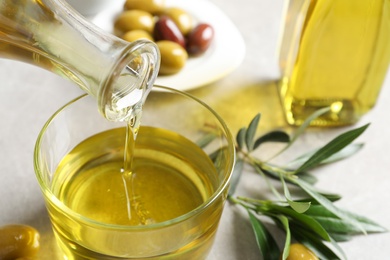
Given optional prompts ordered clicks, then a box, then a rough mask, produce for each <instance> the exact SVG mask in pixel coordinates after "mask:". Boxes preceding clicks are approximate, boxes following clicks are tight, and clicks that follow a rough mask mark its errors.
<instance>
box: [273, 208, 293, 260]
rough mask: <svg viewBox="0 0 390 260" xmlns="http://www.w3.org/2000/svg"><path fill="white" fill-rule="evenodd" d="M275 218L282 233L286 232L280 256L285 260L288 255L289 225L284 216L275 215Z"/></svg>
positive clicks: (289, 241)
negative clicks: (281, 227)
mask: <svg viewBox="0 0 390 260" xmlns="http://www.w3.org/2000/svg"><path fill="white" fill-rule="evenodd" d="M276 218H277V219H278V220H279V221H280V223H281V224H282V226H283V228H284V231H286V239H285V241H284V247H283V254H282V259H283V260H285V259H287V257H288V254H289V253H290V244H291V231H290V225H289V222H288V218H286V217H285V216H283V215H277V216H276Z"/></svg>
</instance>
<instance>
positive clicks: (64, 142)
mask: <svg viewBox="0 0 390 260" xmlns="http://www.w3.org/2000/svg"><path fill="white" fill-rule="evenodd" d="M155 88H157V89H158V90H159V91H161V92H162V93H153V91H152V93H151V95H149V97H148V99H147V101H146V103H145V105H144V108H143V113H142V122H141V128H140V130H139V132H138V135H137V138H136V142H135V152H134V156H135V157H134V161H133V166H135V168H134V172H133V173H132V174H136V175H134V176H136V178H138V177H140V176H141V174H149V172H148V171H149V170H151V171H153V169H154V168H158V171H157V173H155V175H151V176H149V177H148V178H147V179H146V182H145V183H146V184H145V186H144V189H148V187H149V185H154V186H150V187H154V188H153V189H158V192H157V195H154V197H155V198H154V199H153V200H152V202H153V203H154V202H156V204H155V205H157V206H158V205H159V203H165V201H169V202H175V203H176V202H177V203H179V201H180V200H182V198H181V197H182V196H187V195H186V194H184V195H180V196H179V195H175V196H173V197H169V195H167V194H168V193H169V192H170V191H169V190H168V189H170V188H169V186H170V185H169V184H170V183H172V182H174V181H175V178H176V177H178V178H180V180H182V179H185V183H187V182H188V181H189V182H190V183H191V185H190V186H188V187H190V189H194V190H198V191H199V194H201V197H202V201H201V202H200V203H199V205H197V206H195V207H194V208H193V209H191V210H189V211H188V212H184V213H183V214H181V215H179V216H177V217H174V218H172V219H166V220H164V221H162V222H153V220H151V222H148V223H147V224H146V225H134V226H131V225H126V224H123V223H122V224H117V223H107V222H102V221H100V220H99V216H98V215H99V214H106V215H107V216H109V217H112V216H115V214H116V213H117V209H113V208H112V207H111V203H107V204H106V205H104V206H103V209H102V208H100V209H99V210H100V211H99V210H96V212H92V213H91V212H88V214H89V215H88V216H86V214H84V211H83V210H84V209H85V207H90V206H91V205H92V206H91V207H92V208H93V210H92V211H94V210H95V208H99V207H100V206H96V207H95V203H97V204H99V203H100V200H98V201H94V202H90V201H89V202H87V203H86V205H87V206H83V207H81V208H79V209H80V210H78V209H77V210H76V209H75V208H74V207H73V205H72V202H70V199H69V198H65V197H66V196H68V195H69V194H72V193H75V194H76V195H75V196H76V197H77V196H78V195H77V193H78V192H80V191H84V193H83V194H82V195H80V196H78V197H77V198H78V199H77V201H76V202H77V203H79V202H80V200H84V198H85V197H87V196H90V197H92V200H93V199H94V197H96V198H97V197H98V196H100V197H99V198H103V197H104V198H105V197H107V196H110V194H111V193H110V192H112V189H111V190H110V189H107V188H104V189H100V190H97V189H95V188H96V187H97V186H96V185H98V183H99V181H97V182H93V181H90V179H88V178H87V177H85V178H84V177H83V178H84V179H83V181H82V182H79V183H78V184H77V185H74V187H73V190H72V188H70V189H62V187H61V185H66V184H69V183H71V182H72V179H71V178H72V176H71V175H73V174H75V170H74V165H78V166H77V167H78V168H79V169H81V170H85V169H91V168H93V169H97V171H98V170H99V169H100V168H99V167H100V164H99V163H100V160H101V158H106V159H107V161H109V162H114V163H115V162H119V163H121V162H123V157H124V156H123V154H124V150H123V145H124V142H125V128H123V127H124V124H123V123H121V122H109V121H107V120H105V119H104V118H103V117H101V116H100V115H99V114H98V112H97V110H96V109H95V105H94V101H93V99H92V98H91V97H90V96H88V95H86V96H82V97H79V98H77V99H75V100H73V101H71V102H70V103H68V104H67V105H65V106H64V107H62V108H61V109H60V110H59V111H58V112H57V113H55V114H54V115H53V116H52V117H51V118H50V119H49V120H48V122H47V123H46V124H45V126H44V127H43V129H42V131H41V133H40V134H39V137H38V140H37V143H36V147H35V154H34V165H35V171H36V176H37V179H38V182H39V185H40V187H41V190H42V193H43V196H44V199H45V203H46V207H47V210H48V212H49V215H50V218H51V222H52V226H53V230H54V233H55V236H56V238H57V242H58V244H59V245H60V248H61V249H62V251H63V253H64V255H66V257H67V258H66V259H204V258H205V257H206V255H207V254H208V252H209V250H210V248H211V245H212V243H213V240H214V235H215V233H216V230H217V226H218V223H219V220H220V216H221V213H222V210H223V205H224V202H225V200H226V197H227V191H228V187H229V180H230V176H231V173H232V169H233V166H234V161H235V149H234V142H233V138H232V136H231V134H230V133H229V130H228V129H227V127H226V125H225V123H224V122H223V121H222V119H221V118H220V117H219V116H218V115H217V114H216V113H215V112H214V111H213V110H212V109H211V108H210V107H208V106H207V105H206V104H204V103H202V102H201V101H199V100H197V99H196V98H194V97H191V96H190V95H188V94H185V93H182V92H180V91H177V90H173V89H169V88H166V87H157V86H156V87H155ZM161 95H163V96H164V100H165V101H166V102H160V101H161ZM167 100H168V101H167ZM112 129H117V130H114V135H112V136H111V137H110V138H106V139H104V138H102V139H93V138H92V139H88V138H90V137H91V136H94V135H96V134H98V133H102V132H106V131H110V130H112ZM211 136H212V137H214V138H210V137H211ZM86 139H88V140H92V141H91V142H89V143H88V145H87V146H85V147H84V148H85V149H84V148H83V149H79V148H77V147H76V146H78V145H79V144H80V143H81V142H82V141H84V140H86ZM75 147H76V148H75ZM88 149H89V150H88ZM87 150H88V151H87ZM83 153H84V154H83ZM67 155H69V156H70V159H69V160H67V161H66V162H64V157H65V156H67ZM85 156H86V157H88V158H87V159H85ZM145 158H146V159H145ZM149 159H150V161H153V165H152V164H151V163H150V161H148V160H149ZM137 162H141V163H140V164H139V165H138V166H137ZM145 162H146V163H145ZM151 165H152V166H151ZM95 166H97V168H94V167H95ZM149 166H150V167H149ZM160 166H161V167H160ZM102 167H103V166H102ZM137 167H138V168H137ZM167 167H168V168H172V169H173V172H174V174H173V175H172V176H174V178H171V177H172V176H170V175H169V176H168V175H166V177H163V178H159V177H158V174H160V172H159V171H160V168H164V169H165V168H167ZM58 169H61V170H60V171H59V170H58ZM144 169H147V171H146V170H145V172H143V170H144ZM177 173H179V175H175V174H177ZM81 174H82V173H79V176H83V175H81ZM96 174H98V172H96V173H94V175H96ZM110 174H111V173H110ZM111 176H112V177H110V178H109V179H108V181H107V180H106V181H105V182H114V179H115V178H116V177H115V176H116V175H111ZM145 176H146V175H145ZM164 176H165V175H164ZM73 177H74V176H73ZM137 180H140V179H135V181H134V183H132V184H134V185H137ZM156 182H157V183H156ZM100 184H101V183H100ZM179 186H180V185H179ZM179 186H176V187H175V188H174V189H179V188H180V187H179ZM165 188H166V189H165ZM134 190H135V189H134ZM151 192H152V191H151ZM85 194H89V195H85ZM102 194H103V195H102ZM172 194H175V193H172ZM102 196H103V197H102ZM142 196H143V195H140V196H139V197H140V198H141V199H140V201H141V200H142V198H143V197H142ZM134 198H136V199H137V198H138V197H134ZM134 200H135V199H134ZM124 201H126V200H125V199H124ZM182 201H183V200H182ZM73 202H74V201H73ZM114 202H115V200H114ZM131 203H133V200H131ZM142 203H143V204H142ZM142 203H141V202H140V203H139V204H142V206H143V207H144V208H143V209H142V210H146V211H147V210H151V209H153V208H152V207H153V206H150V205H152V204H147V203H148V202H142ZM133 205H134V204H131V207H132V206H133ZM148 205H149V208H148ZM169 205H170V204H169ZM169 207H170V206H169ZM180 207H182V206H181V205H179V208H180ZM132 210H133V208H132ZM80 212H81V213H80ZM148 213H149V212H147V214H148ZM95 215H96V216H98V217H95ZM146 220H147V221H149V219H146Z"/></svg>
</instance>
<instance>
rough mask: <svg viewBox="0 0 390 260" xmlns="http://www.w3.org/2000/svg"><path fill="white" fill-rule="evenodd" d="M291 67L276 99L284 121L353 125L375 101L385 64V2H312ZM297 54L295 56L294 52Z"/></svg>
mask: <svg viewBox="0 0 390 260" xmlns="http://www.w3.org/2000/svg"><path fill="white" fill-rule="evenodd" d="M290 44H292V45H293V47H292V48H291V53H294V52H296V54H291V53H290V55H296V58H295V61H294V62H295V64H294V65H293V67H292V69H291V70H290V71H288V70H287V71H285V72H284V77H283V79H282V80H281V97H282V102H283V105H284V109H285V112H286V117H287V121H288V122H289V123H290V124H293V125H300V124H302V123H303V121H304V120H305V119H306V118H307V117H308V115H310V114H311V113H313V112H314V111H316V110H317V109H320V108H323V107H330V109H331V110H330V112H329V113H327V114H325V115H324V116H322V117H320V118H319V119H318V120H315V121H314V122H313V124H314V125H320V126H334V125H345V124H351V123H354V122H356V121H357V120H358V119H359V118H360V117H361V116H362V115H363V114H364V113H366V112H367V111H368V110H370V109H371V108H372V107H373V106H374V104H375V102H376V99H377V96H378V94H379V92H380V88H381V85H382V83H383V80H384V77H385V75H386V72H387V69H388V67H389V62H390V1H389V0H361V1H360V0H359V1H356V0H343V1H340V0H312V1H310V5H309V7H308V9H307V14H306V20H305V21H304V22H303V28H302V31H301V32H300V37H299V40H298V41H297V44H299V47H298V46H294V44H295V43H294V42H292V43H290ZM297 49H298V50H297Z"/></svg>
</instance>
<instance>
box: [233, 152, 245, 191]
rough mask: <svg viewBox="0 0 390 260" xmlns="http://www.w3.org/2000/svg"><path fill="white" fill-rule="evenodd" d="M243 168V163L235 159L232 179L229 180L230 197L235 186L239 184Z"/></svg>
mask: <svg viewBox="0 0 390 260" xmlns="http://www.w3.org/2000/svg"><path fill="white" fill-rule="evenodd" d="M243 168H244V161H243V160H242V159H240V158H238V159H236V163H235V165H234V168H233V173H232V177H231V180H230V188H229V195H230V196H232V195H233V194H234V192H235V191H236V188H237V185H238V183H239V182H240V178H241V174H242V170H243Z"/></svg>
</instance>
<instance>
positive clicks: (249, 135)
mask: <svg viewBox="0 0 390 260" xmlns="http://www.w3.org/2000/svg"><path fill="white" fill-rule="evenodd" d="M259 121H260V114H257V115H256V116H255V117H254V118H253V119H252V121H251V122H250V123H249V126H248V129H247V131H246V134H245V143H246V147H247V148H248V151H249V152H250V151H252V150H253V146H254V142H253V139H254V137H255V134H256V131H257V127H258V125H259Z"/></svg>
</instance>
